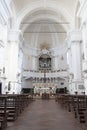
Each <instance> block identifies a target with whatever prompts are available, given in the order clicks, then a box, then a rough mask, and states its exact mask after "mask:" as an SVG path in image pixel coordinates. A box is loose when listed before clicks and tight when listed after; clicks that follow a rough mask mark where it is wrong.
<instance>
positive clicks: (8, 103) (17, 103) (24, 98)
mask: <svg viewBox="0 0 87 130" xmlns="http://www.w3.org/2000/svg"><path fill="white" fill-rule="evenodd" d="M32 101H33V99H32V96H29V95H26V94H21V95H0V129H4V128H6V126H7V123H8V122H9V121H15V120H16V119H17V118H18V116H19V115H20V113H22V111H23V110H24V108H25V107H27V106H28V105H29V103H31V102H32Z"/></svg>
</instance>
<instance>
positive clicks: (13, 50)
mask: <svg viewBox="0 0 87 130" xmlns="http://www.w3.org/2000/svg"><path fill="white" fill-rule="evenodd" d="M19 35H20V31H14V30H12V31H10V32H9V34H8V47H7V49H8V50H7V51H8V57H7V62H8V65H7V73H8V79H7V81H8V82H9V81H10V83H11V84H13V85H14V83H16V84H17V83H18V55H19ZM13 92H14V90H13V89H12V87H11V90H10V92H9V93H13ZM16 93H17V91H16Z"/></svg>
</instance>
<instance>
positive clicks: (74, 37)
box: [69, 30, 82, 43]
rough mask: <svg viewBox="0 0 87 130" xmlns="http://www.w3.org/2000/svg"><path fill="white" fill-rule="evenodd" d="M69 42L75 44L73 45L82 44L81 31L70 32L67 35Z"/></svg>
mask: <svg viewBox="0 0 87 130" xmlns="http://www.w3.org/2000/svg"><path fill="white" fill-rule="evenodd" d="M69 41H70V42H73V43H74V42H75V43H81V42H82V34H81V31H79V30H72V31H71V32H70V33H69Z"/></svg>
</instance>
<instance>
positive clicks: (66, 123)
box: [6, 100, 87, 130]
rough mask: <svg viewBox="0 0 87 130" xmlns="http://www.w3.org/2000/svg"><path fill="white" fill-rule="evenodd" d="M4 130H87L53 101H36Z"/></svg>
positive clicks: (86, 127)
mask: <svg viewBox="0 0 87 130" xmlns="http://www.w3.org/2000/svg"><path fill="white" fill-rule="evenodd" d="M6 130H87V126H85V125H84V124H80V123H79V121H78V120H77V119H75V118H74V115H73V114H72V113H69V112H67V111H66V110H64V109H63V108H61V106H60V105H58V103H57V102H55V101H54V100H36V101H35V102H33V103H31V104H30V106H29V107H28V108H26V109H25V111H24V112H23V113H22V114H21V115H20V116H19V117H18V119H17V120H16V121H15V122H14V123H10V124H9V125H8V127H7V128H6Z"/></svg>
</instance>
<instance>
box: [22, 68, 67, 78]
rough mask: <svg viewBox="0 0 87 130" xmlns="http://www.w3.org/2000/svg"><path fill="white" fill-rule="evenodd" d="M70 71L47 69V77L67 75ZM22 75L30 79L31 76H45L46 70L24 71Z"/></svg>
mask: <svg viewBox="0 0 87 130" xmlns="http://www.w3.org/2000/svg"><path fill="white" fill-rule="evenodd" d="M67 76H68V73H67V70H61V71H58V70H57V71H47V72H46V77H47V78H53V77H55V78H56V77H62V78H63V77H67ZM22 77H24V78H25V79H28V78H30V77H32V78H35V77H37V78H43V77H44V72H43V71H42V72H41V71H24V72H23V73H22Z"/></svg>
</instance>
